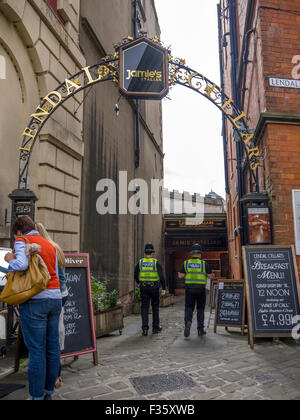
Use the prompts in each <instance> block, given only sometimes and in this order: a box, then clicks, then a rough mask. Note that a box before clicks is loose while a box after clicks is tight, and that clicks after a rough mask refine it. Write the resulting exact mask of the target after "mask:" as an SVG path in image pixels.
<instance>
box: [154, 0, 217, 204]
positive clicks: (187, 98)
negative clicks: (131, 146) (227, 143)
mask: <svg viewBox="0 0 300 420" xmlns="http://www.w3.org/2000/svg"><path fill="white" fill-rule="evenodd" d="M218 3H219V0H185V1H184V2H182V1H179V0H155V5H156V9H157V14H158V18H159V23H160V28H161V41H162V42H163V44H164V45H165V46H166V47H169V46H170V48H171V51H172V56H173V57H180V58H183V59H185V60H186V66H187V67H190V68H192V69H193V70H195V71H197V72H199V73H201V74H203V75H204V76H206V77H207V78H208V79H209V80H211V81H212V82H215V83H216V84H218V85H220V67H219V45H218V19H217V4H218ZM168 98H170V99H167V98H165V99H164V100H163V133H164V153H165V162H164V165H165V187H166V188H168V189H170V190H173V189H175V190H179V191H180V192H183V191H188V192H190V193H194V192H196V193H199V194H201V195H205V194H207V193H209V192H210V191H211V190H213V191H215V192H216V193H217V194H219V195H221V196H222V197H225V181H224V157H223V143H222V136H221V132H222V115H221V112H220V111H219V110H218V109H217V107H216V106H215V105H213V104H212V103H211V102H209V100H207V99H205V98H204V97H203V96H201V95H200V94H198V93H196V92H194V91H191V90H190V89H188V88H185V87H182V86H178V85H177V86H174V87H173V88H172V89H171V91H170V92H169V95H168Z"/></svg>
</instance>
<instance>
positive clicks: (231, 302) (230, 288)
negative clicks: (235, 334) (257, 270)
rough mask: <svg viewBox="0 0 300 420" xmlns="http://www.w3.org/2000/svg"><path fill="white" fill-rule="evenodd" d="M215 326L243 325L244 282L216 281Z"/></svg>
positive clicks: (240, 326) (242, 327)
mask: <svg viewBox="0 0 300 420" xmlns="http://www.w3.org/2000/svg"><path fill="white" fill-rule="evenodd" d="M217 326H223V327H239V328H241V329H242V333H244V327H245V284H244V282H242V281H234V280H221V281H219V283H218V291H217V304H216V315H215V332H216V331H217Z"/></svg>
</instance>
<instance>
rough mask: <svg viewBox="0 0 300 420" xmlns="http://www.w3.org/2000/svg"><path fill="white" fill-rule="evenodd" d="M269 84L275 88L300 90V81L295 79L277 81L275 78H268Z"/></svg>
mask: <svg viewBox="0 0 300 420" xmlns="http://www.w3.org/2000/svg"><path fill="white" fill-rule="evenodd" d="M269 84H270V86H272V87H277V88H290V89H300V80H295V79H279V78H277V77H270V78H269Z"/></svg>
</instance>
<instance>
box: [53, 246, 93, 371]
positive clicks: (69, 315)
mask: <svg viewBox="0 0 300 420" xmlns="http://www.w3.org/2000/svg"><path fill="white" fill-rule="evenodd" d="M65 258H66V282H67V288H68V292H69V296H68V300H67V302H66V304H65V306H64V326H65V346H64V350H63V351H62V354H61V358H62V359H64V358H67V357H72V356H79V355H81V354H86V353H93V357H94V363H95V364H98V356H97V343H96V335H95V324H94V311H93V303H92V292H91V279H90V266H89V255H88V254H66V255H65Z"/></svg>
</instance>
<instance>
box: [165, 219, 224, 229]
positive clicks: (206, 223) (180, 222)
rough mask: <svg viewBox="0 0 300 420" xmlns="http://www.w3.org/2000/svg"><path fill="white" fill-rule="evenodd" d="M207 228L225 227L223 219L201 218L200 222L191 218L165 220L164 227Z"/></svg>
mask: <svg viewBox="0 0 300 420" xmlns="http://www.w3.org/2000/svg"><path fill="white" fill-rule="evenodd" d="M207 228H208V229H209V228H223V229H226V221H225V220H203V221H201V222H197V221H193V219H191V220H189V219H177V220H166V229H207Z"/></svg>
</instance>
